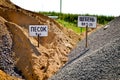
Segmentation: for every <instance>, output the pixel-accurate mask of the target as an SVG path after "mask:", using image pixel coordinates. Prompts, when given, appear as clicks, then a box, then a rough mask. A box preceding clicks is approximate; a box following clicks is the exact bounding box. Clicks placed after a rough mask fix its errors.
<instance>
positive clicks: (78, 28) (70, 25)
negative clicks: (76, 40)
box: [57, 19, 85, 34]
mask: <svg viewBox="0 0 120 80" xmlns="http://www.w3.org/2000/svg"><path fill="white" fill-rule="evenodd" d="M57 22H58V23H60V24H61V25H63V26H64V27H66V28H68V29H72V30H73V31H74V32H76V33H78V34H80V33H81V32H84V31H85V28H80V27H77V23H76V24H73V23H71V22H66V21H64V20H60V19H57Z"/></svg>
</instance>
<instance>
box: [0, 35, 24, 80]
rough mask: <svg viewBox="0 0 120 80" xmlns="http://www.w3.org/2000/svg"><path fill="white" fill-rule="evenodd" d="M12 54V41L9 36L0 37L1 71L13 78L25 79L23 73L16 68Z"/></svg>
mask: <svg viewBox="0 0 120 80" xmlns="http://www.w3.org/2000/svg"><path fill="white" fill-rule="evenodd" d="M13 58H14V56H13V52H12V39H11V38H10V36H9V35H8V34H4V35H1V37H0V69H1V70H3V71H4V72H6V73H7V74H9V75H11V76H16V77H19V78H21V79H22V78H23V76H22V75H21V72H20V71H19V70H18V69H17V67H16V66H15V61H14V59H13Z"/></svg>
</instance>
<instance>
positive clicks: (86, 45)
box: [85, 26, 88, 48]
mask: <svg viewBox="0 0 120 80" xmlns="http://www.w3.org/2000/svg"><path fill="white" fill-rule="evenodd" d="M85 47H86V48H87V47H88V26H86V44H85Z"/></svg>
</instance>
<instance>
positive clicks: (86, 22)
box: [78, 16, 97, 28]
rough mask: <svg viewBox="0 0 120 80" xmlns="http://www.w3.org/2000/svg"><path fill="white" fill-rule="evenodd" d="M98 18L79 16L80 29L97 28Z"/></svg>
mask: <svg viewBox="0 0 120 80" xmlns="http://www.w3.org/2000/svg"><path fill="white" fill-rule="evenodd" d="M96 24H97V18H96V17H94V16H78V27H86V26H88V27H90V28H96Z"/></svg>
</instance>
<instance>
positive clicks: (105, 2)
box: [11, 0, 120, 16]
mask: <svg viewBox="0 0 120 80" xmlns="http://www.w3.org/2000/svg"><path fill="white" fill-rule="evenodd" d="M11 1H12V2H13V3H15V4H17V5H18V6H20V7H22V8H24V9H28V10H31V11H55V12H60V0H11ZM119 5H120V0H62V12H63V13H73V14H87V13H88V14H97V15H108V16H119V15H120V6H119Z"/></svg>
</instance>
